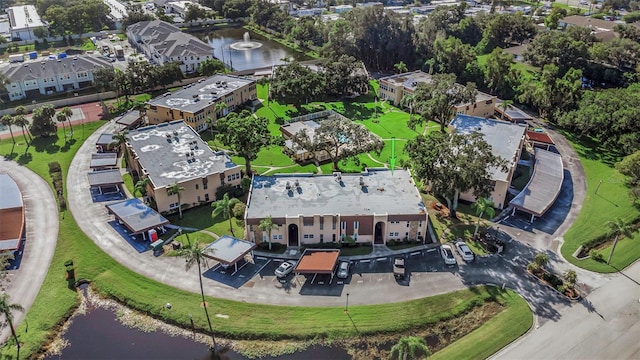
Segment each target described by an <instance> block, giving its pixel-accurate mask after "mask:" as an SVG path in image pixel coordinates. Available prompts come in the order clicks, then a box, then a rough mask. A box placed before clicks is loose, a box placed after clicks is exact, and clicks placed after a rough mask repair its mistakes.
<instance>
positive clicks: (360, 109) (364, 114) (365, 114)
mask: <svg viewBox="0 0 640 360" xmlns="http://www.w3.org/2000/svg"><path fill="white" fill-rule="evenodd" d="M374 113H375V111H374V109H369V108H368V107H366V106H365V104H362V103H356V102H345V103H344V112H343V114H342V115H344V116H345V117H347V118H349V119H351V120H367V119H370V118H371V117H372V116H373V114H374Z"/></svg>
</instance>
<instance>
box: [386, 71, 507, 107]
mask: <svg viewBox="0 0 640 360" xmlns="http://www.w3.org/2000/svg"><path fill="white" fill-rule="evenodd" d="M378 81H379V83H380V98H381V99H382V100H388V101H389V102H391V104H393V105H395V106H400V104H401V103H402V98H403V97H404V96H405V95H406V94H413V92H414V91H415V90H416V88H417V87H418V84H420V83H429V82H431V75H429V74H427V73H425V72H423V71H420V70H417V71H413V72H408V73H403V74H396V75H391V76H387V77H384V78H381V79H380V80H378ZM461 86H462V85H461ZM497 100H498V98H497V97H495V96H493V95H489V94H485V93H483V92H480V91H478V95H477V96H476V100H475V101H474V102H473V103H469V104H459V105H456V106H454V109H455V112H456V114H465V115H470V116H479V117H483V118H488V117H492V116H493V115H494V113H495V108H496V101H497Z"/></svg>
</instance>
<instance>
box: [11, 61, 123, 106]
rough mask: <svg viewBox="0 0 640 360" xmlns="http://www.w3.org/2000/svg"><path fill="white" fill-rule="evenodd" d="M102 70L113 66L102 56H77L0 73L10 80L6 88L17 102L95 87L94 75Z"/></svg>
mask: <svg viewBox="0 0 640 360" xmlns="http://www.w3.org/2000/svg"><path fill="white" fill-rule="evenodd" d="M102 68H108V69H111V68H113V66H112V65H111V63H110V62H109V61H108V60H105V59H103V58H100V57H96V56H90V55H77V56H73V57H65V58H61V59H60V58H58V59H45V58H43V59H42V60H41V61H31V62H25V63H18V64H9V65H7V66H5V67H3V68H1V69H0V72H1V73H2V74H3V75H4V77H5V78H6V85H5V86H6V88H7V92H8V93H9V99H10V100H11V101H13V100H20V99H26V98H30V97H32V96H37V95H50V94H53V93H59V92H64V91H69V90H74V89H81V88H84V87H88V86H91V85H92V84H93V72H94V71H96V70H97V69H102Z"/></svg>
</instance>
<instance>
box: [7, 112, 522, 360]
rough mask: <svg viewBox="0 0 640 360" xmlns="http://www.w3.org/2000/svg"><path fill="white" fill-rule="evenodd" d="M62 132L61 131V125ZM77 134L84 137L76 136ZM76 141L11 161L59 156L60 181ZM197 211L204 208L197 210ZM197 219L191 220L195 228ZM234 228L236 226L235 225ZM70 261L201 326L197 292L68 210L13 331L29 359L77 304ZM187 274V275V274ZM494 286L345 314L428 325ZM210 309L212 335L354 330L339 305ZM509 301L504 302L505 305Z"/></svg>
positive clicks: (201, 223) (167, 314)
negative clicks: (153, 270) (103, 241)
mask: <svg viewBox="0 0 640 360" xmlns="http://www.w3.org/2000/svg"><path fill="white" fill-rule="evenodd" d="M99 125H102V123H87V124H85V127H86V130H87V131H85V134H86V136H89V135H90V134H91V133H92V132H93V131H95V130H96V129H97V127H98V126H99ZM60 131H62V129H60ZM77 140H82V139H77ZM80 144H81V141H75V142H70V143H68V144H67V145H65V144H64V141H63V140H60V139H58V140H56V141H53V140H51V139H49V140H46V139H45V140H37V141H36V143H35V144H34V146H33V147H32V148H30V149H29V151H28V152H27V153H26V154H24V148H25V146H24V144H23V145H18V146H17V149H16V150H17V151H18V152H19V154H18V155H15V156H13V157H14V158H16V160H17V161H18V162H20V163H22V164H24V165H26V166H27V167H29V168H30V169H32V170H33V171H35V172H36V173H38V174H39V175H40V176H42V177H43V178H45V179H48V167H47V163H48V162H49V161H52V160H54V159H55V160H56V161H58V162H59V163H60V164H61V166H62V168H63V174H64V176H65V179H66V173H67V170H68V167H69V164H70V162H71V160H72V158H73V156H74V154H75V152H76V151H77V149H78V148H79V146H80ZM10 148H11V140H4V141H1V142H0V153H1V154H3V155H5V154H9V152H10ZM199 209H200V208H198V209H192V210H189V211H185V219H184V220H183V222H184V224H185V225H186V224H191V225H192V226H193V227H197V228H207V229H209V230H211V231H213V232H215V233H218V234H223V233H225V232H224V228H225V227H227V226H228V225H227V222H225V221H219V222H216V221H215V220H211V218H210V215H209V214H210V208H209V207H203V208H202V209H201V210H199ZM196 211H200V212H202V214H196ZM218 224H219V226H221V227H222V228H221V229H217V228H216V225H218ZM196 225H197V226H196ZM236 229H237V233H238V232H240V231H241V230H240V228H239V227H238V228H236ZM69 259H72V260H73V261H74V264H75V268H76V278H77V279H82V278H86V279H90V280H91V281H92V284H93V286H94V287H95V288H96V289H97V290H98V291H99V292H100V293H101V294H103V295H105V296H109V297H112V298H115V299H117V300H119V301H121V302H122V303H124V304H125V305H127V306H130V307H133V308H135V309H138V310H140V311H143V312H145V313H148V314H151V315H153V316H156V317H158V318H160V319H163V320H166V321H169V322H172V323H178V324H182V325H183V326H185V327H187V326H189V315H190V314H193V320H194V322H195V325H196V328H197V329H199V330H202V329H204V328H205V326H206V325H205V324H206V321H205V318H204V314H203V312H202V311H200V310H201V308H200V306H199V303H200V300H199V297H200V296H199V295H198V294H195V293H190V292H186V291H181V290H178V289H175V288H172V287H169V286H166V285H164V284H161V283H158V282H156V281H153V280H150V279H147V278H144V277H142V276H140V275H138V274H136V273H134V272H132V271H130V270H128V269H126V268H124V267H122V266H121V265H119V264H118V263H117V262H116V261H114V260H113V259H112V258H111V257H110V256H108V254H106V253H104V252H103V251H102V250H101V249H100V248H99V247H98V246H97V245H96V244H95V243H94V242H93V241H92V240H91V239H89V238H88V237H87V236H86V235H85V234H84V233H83V232H82V231H81V230H80V229H79V228H78V226H77V224H76V223H75V221H74V219H73V216H71V214H70V213H68V212H67V213H66V214H64V216H62V219H61V221H60V232H59V237H58V243H57V246H56V251H55V254H54V257H53V260H52V264H51V267H50V271H49V272H48V274H47V276H46V278H45V280H44V283H43V286H42V288H41V289H40V292H39V294H38V296H37V298H36V300H35V302H34V304H33V305H32V307H31V309H30V311H29V313H28V315H27V316H28V319H29V331H28V332H27V331H26V326H27V325H26V323H23V324H21V325H20V326H19V327H18V329H17V332H18V333H19V334H20V341H21V342H22V343H23V347H22V350H21V355H22V356H24V357H29V355H31V354H35V353H37V352H38V351H40V349H41V348H42V345H43V343H45V342H46V341H47V339H49V338H50V337H51V335H52V333H53V330H54V329H55V327H56V326H57V325H58V324H60V322H61V321H63V320H64V319H65V318H66V317H67V316H68V315H69V314H70V313H71V312H72V311H73V310H74V308H75V307H76V306H77V305H78V294H77V293H76V292H75V291H72V290H70V289H69V284H68V282H67V280H65V277H64V275H65V271H64V262H65V261H66V260H69ZM185 276H187V274H185ZM504 296H505V295H504V294H496V292H495V289H492V288H490V289H487V288H477V289H470V290H463V291H459V292H455V293H451V294H445V295H439V296H436V297H430V298H425V299H419V300H414V301H409V302H404V303H394V304H385V305H372V306H353V307H351V308H350V315H351V317H352V318H353V320H354V321H355V322H356V323H357V324H358V329H359V331H360V333H361V334H365V335H366V334H372V333H377V332H394V331H400V330H407V329H410V328H412V327H416V326H423V325H426V324H433V323H435V322H437V321H439V320H441V319H447V318H450V317H453V316H457V314H460V313H461V312H464V311H466V310H467V309H469V308H470V307H471V306H473V305H474V304H477V303H478V302H479V301H485V300H487V299H490V298H492V297H497V298H502V297H504ZM207 301H208V303H209V306H210V307H211V309H212V312H213V313H215V314H224V315H227V316H228V318H223V317H216V316H212V317H211V318H212V322H213V324H214V327H215V329H216V331H217V333H218V334H221V335H224V336H227V337H232V338H238V337H240V338H264V339H277V338H290V337H293V338H305V339H312V338H316V337H329V338H333V337H345V336H355V335H356V334H355V333H354V330H353V327H352V324H351V322H350V320H349V319H348V317H345V316H344V313H343V311H342V307H341V306H340V307H324V308H309V307H278V306H265V305H255V304H248V303H241V302H234V301H229V300H221V299H215V298H208V299H207ZM167 302H171V303H172V304H173V307H172V309H171V310H167V309H166V308H165V307H164V304H166V303H167ZM506 304H507V305H509V303H506ZM14 354H15V346H10V345H6V346H4V347H3V348H2V355H3V356H5V357H10V356H12V355H14Z"/></svg>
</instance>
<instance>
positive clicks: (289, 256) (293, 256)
mask: <svg viewBox="0 0 640 360" xmlns="http://www.w3.org/2000/svg"><path fill="white" fill-rule="evenodd" d="M439 246H440V243H431V244H424V245H418V246H414V247H410V248H407V249H401V250H393V249H389V248H388V247H387V246H385V245H373V250H372V251H371V253H370V254H365V255H353V256H341V257H340V259H342V260H348V261H353V262H355V261H362V260H375V259H382V258H389V257H396V256H408V255H409V254H415V253H420V254H423V253H424V252H427V251H429V250H431V249H435V248H438V247H439ZM312 250H336V249H312ZM253 255H254V256H260V257H263V258H268V259H282V260H299V259H300V257H301V256H302V253H301V252H300V248H298V247H288V248H287V250H286V251H285V252H284V253H282V254H275V253H272V252H268V251H260V250H254V251H253Z"/></svg>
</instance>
